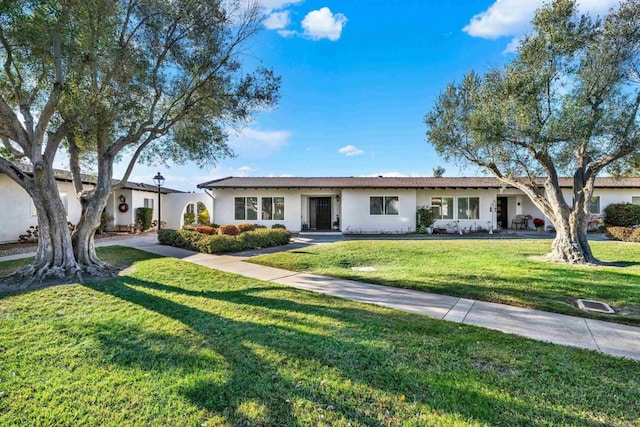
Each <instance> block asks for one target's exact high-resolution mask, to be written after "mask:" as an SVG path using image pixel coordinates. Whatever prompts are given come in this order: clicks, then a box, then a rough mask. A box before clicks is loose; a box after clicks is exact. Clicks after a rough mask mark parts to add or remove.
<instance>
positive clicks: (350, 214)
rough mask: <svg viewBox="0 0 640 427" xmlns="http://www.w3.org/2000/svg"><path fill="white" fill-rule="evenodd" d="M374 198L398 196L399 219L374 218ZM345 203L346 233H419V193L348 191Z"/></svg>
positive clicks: (390, 190) (376, 216)
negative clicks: (371, 212) (417, 224)
mask: <svg viewBox="0 0 640 427" xmlns="http://www.w3.org/2000/svg"><path fill="white" fill-rule="evenodd" d="M371 196H398V215H371V214H370V211H369V198H370V197H371ZM341 203H342V215H341V224H340V228H341V229H342V232H343V233H356V234H358V233H407V232H412V231H415V229H416V206H417V205H416V190H413V189H408V190H407V189H345V190H342V196H341Z"/></svg>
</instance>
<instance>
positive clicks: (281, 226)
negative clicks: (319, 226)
mask: <svg viewBox="0 0 640 427" xmlns="http://www.w3.org/2000/svg"><path fill="white" fill-rule="evenodd" d="M336 222H337V223H338V224H340V221H339V220H338V221H334V224H335V223H336ZM271 228H280V229H282V230H286V229H287V227H285V226H284V224H273V225H272V226H271Z"/></svg>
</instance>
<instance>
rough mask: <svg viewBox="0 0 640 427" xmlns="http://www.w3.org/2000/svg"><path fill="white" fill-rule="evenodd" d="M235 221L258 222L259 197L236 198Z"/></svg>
mask: <svg viewBox="0 0 640 427" xmlns="http://www.w3.org/2000/svg"><path fill="white" fill-rule="evenodd" d="M235 219H237V220H257V219H258V198H257V197H236V198H235Z"/></svg>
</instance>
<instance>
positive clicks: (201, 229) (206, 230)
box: [196, 225, 218, 235]
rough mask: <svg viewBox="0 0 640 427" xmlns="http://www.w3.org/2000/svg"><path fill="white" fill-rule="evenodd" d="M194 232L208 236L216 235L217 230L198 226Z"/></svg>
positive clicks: (206, 226)
mask: <svg viewBox="0 0 640 427" xmlns="http://www.w3.org/2000/svg"><path fill="white" fill-rule="evenodd" d="M196 231H197V232H198V233H204V234H209V235H214V234H218V230H217V229H216V228H214V227H209V226H208V225H199V226H197V227H196Z"/></svg>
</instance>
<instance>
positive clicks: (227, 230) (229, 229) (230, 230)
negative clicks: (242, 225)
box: [218, 224, 240, 236]
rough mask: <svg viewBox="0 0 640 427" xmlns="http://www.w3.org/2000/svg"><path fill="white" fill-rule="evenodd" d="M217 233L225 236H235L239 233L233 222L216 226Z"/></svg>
mask: <svg viewBox="0 0 640 427" xmlns="http://www.w3.org/2000/svg"><path fill="white" fill-rule="evenodd" d="M218 234H224V235H227V236H237V235H238V234H240V230H238V227H236V226H235V225H233V224H226V225H221V226H220V228H218Z"/></svg>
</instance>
